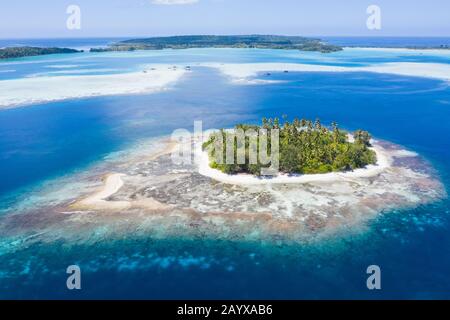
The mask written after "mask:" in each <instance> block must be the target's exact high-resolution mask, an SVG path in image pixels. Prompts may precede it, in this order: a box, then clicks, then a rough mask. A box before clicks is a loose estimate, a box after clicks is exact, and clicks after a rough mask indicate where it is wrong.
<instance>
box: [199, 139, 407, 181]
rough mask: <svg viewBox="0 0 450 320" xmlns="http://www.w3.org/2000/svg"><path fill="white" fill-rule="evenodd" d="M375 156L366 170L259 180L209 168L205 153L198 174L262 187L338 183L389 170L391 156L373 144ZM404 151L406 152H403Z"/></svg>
mask: <svg viewBox="0 0 450 320" xmlns="http://www.w3.org/2000/svg"><path fill="white" fill-rule="evenodd" d="M371 149H372V150H373V151H375V152H376V154H377V164H376V165H369V166H367V167H366V168H362V169H356V170H353V171H349V172H330V173H324V174H304V175H299V174H293V175H288V174H283V173H280V174H279V175H278V176H275V177H267V178H259V177H256V176H254V175H251V174H235V175H231V174H226V173H223V172H221V171H220V170H217V169H213V168H211V167H210V165H209V163H210V160H209V156H208V153H207V152H206V151H204V152H202V155H201V157H200V161H199V163H198V172H199V173H200V174H201V175H203V176H206V177H209V178H211V179H214V180H216V181H219V182H223V183H228V184H236V185H263V184H304V183H311V182H330V183H332V182H338V181H348V180H351V179H360V178H370V177H374V176H376V175H378V174H380V173H382V172H383V171H384V170H385V169H386V168H389V167H390V166H391V164H392V156H391V155H389V154H388V152H387V151H386V150H385V149H383V148H382V147H381V146H378V145H377V144H376V142H374V145H373V147H372V148H371ZM405 151H406V150H405ZM395 155H396V156H397V157H398V156H402V154H401V153H395ZM409 155H410V153H405V156H409Z"/></svg>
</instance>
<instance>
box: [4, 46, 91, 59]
mask: <svg viewBox="0 0 450 320" xmlns="http://www.w3.org/2000/svg"><path fill="white" fill-rule="evenodd" d="M79 52H82V51H79V50H75V49H69V48H38V47H11V48H4V49H0V59H12V58H22V57H31V56H41V55H47V54H57V53H79Z"/></svg>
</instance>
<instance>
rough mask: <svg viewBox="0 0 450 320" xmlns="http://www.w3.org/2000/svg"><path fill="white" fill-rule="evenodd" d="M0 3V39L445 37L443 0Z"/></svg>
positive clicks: (447, 12)
mask: <svg viewBox="0 0 450 320" xmlns="http://www.w3.org/2000/svg"><path fill="white" fill-rule="evenodd" d="M1 2H2V3H1V4H0V38H39V37H41V38H45V37H108V36H109V37H114V36H125V37H129V36H155V35H173V34H250V33H265V34H287V35H306V36H320V35H328V36H352V35H353V36H450V1H449V0H426V1H425V0H409V1H408V0H369V1H368V0H345V1H342V0H341V1H339V0H308V1H303V0H70V1H67V0H39V1H31V0H13V1H10V0H2V1H1ZM173 2H178V4H174V3H173ZM185 2H188V3H185ZM158 3H159V4H158ZM72 4H75V5H78V6H79V7H80V9H81V30H68V29H67V28H66V20H67V17H68V15H67V14H66V9H67V7H68V6H69V5H72ZM372 4H375V5H378V6H379V7H380V8H381V14H382V15H381V17H382V25H381V26H382V29H381V30H368V29H367V27H366V20H367V17H368V15H367V13H366V9H367V7H368V6H369V5H372Z"/></svg>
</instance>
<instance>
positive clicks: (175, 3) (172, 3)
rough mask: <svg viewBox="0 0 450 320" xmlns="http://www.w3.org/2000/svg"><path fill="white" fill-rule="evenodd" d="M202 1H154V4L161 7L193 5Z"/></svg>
mask: <svg viewBox="0 0 450 320" xmlns="http://www.w3.org/2000/svg"><path fill="white" fill-rule="evenodd" d="M199 1H200V0H152V3H153V4H159V5H177V4H193V3H197V2H199Z"/></svg>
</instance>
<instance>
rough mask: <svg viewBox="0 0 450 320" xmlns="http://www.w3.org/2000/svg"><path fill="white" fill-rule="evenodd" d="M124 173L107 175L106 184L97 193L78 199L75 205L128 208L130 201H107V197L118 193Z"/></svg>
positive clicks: (99, 207) (95, 207)
mask: <svg viewBox="0 0 450 320" xmlns="http://www.w3.org/2000/svg"><path fill="white" fill-rule="evenodd" d="M124 176H125V175H124V174H121V173H114V174H109V175H107V176H106V179H105V183H104V186H103V187H102V189H101V190H100V191H98V192H96V193H95V194H93V195H91V196H89V197H87V198H85V199H83V200H80V201H78V202H77V203H75V204H74V205H73V207H82V208H83V207H86V208H93V209H126V208H129V207H130V202H129V201H107V200H106V199H107V198H109V197H111V196H112V195H114V194H115V193H117V192H118V191H119V190H120V188H122V186H123V184H124V183H123V180H122V177H124Z"/></svg>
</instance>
